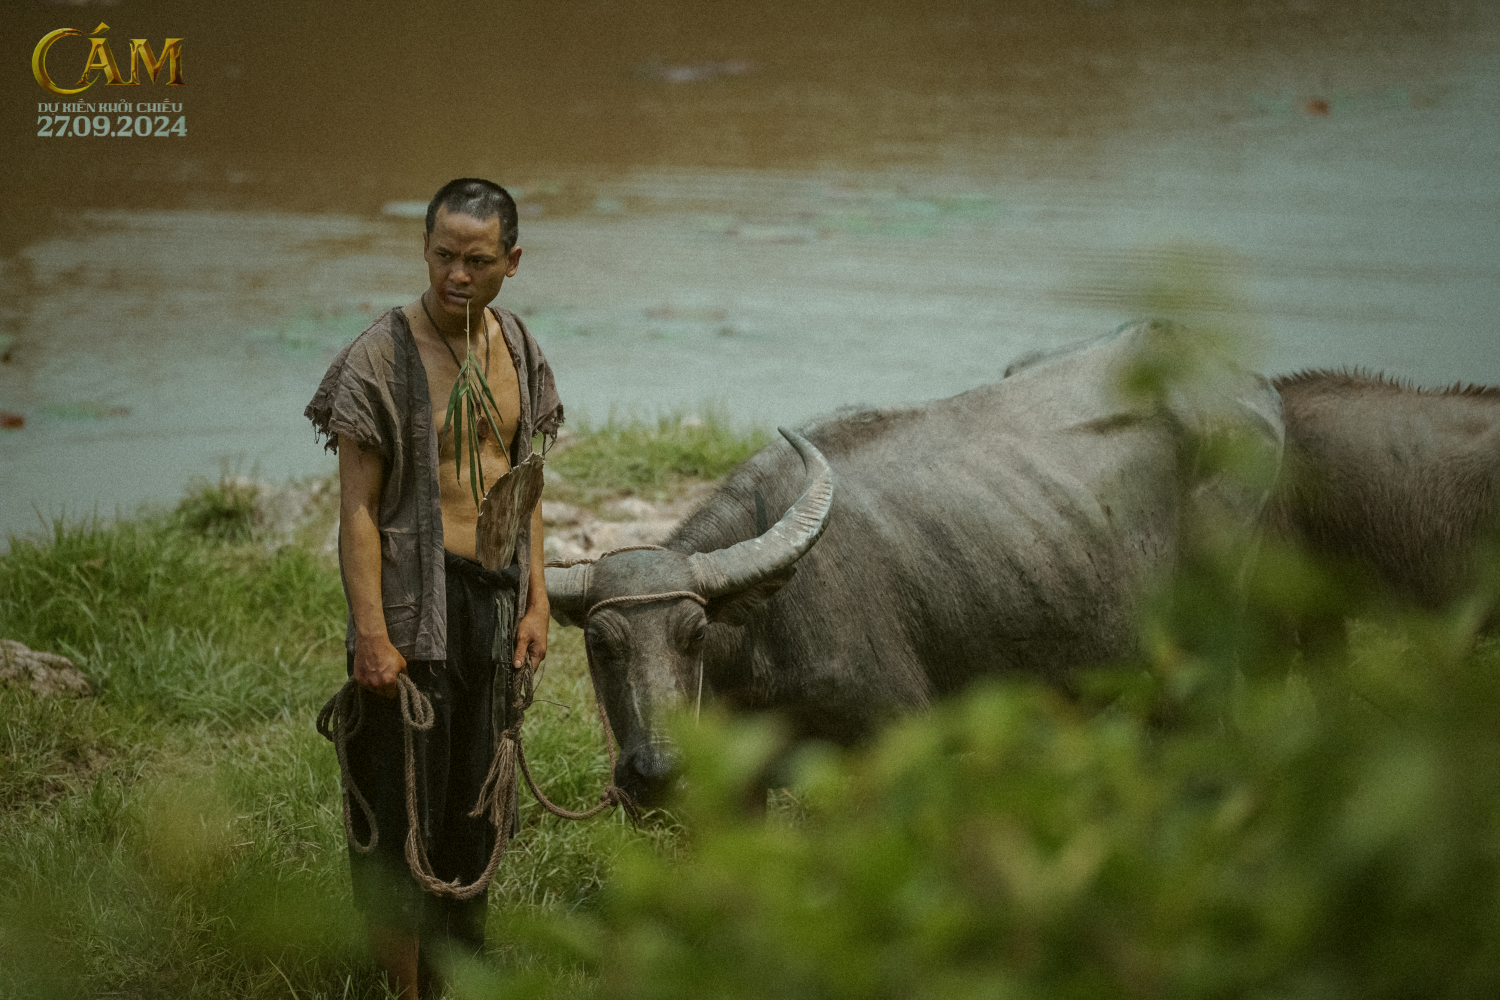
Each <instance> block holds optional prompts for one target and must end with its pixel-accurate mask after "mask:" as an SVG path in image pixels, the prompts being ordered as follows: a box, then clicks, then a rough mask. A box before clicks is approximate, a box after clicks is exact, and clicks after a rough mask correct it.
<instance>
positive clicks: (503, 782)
mask: <svg viewBox="0 0 1500 1000" xmlns="http://www.w3.org/2000/svg"><path fill="white" fill-rule="evenodd" d="M647 549H656V550H663V547H662V546H660V545H625V546H621V547H620V548H616V549H610V550H609V551H607V552H604V553H601V554H600V555H599V556H597V557H596V558H595V559H579V560H574V561H572V562H569V563H564V564H553V563H548V565H549V566H552V565H562V566H576V565H578V564H579V563H584V562H597V561H598V560H599V559H603V558H605V557H606V556H612V555H615V554H616V553H619V552H632V551H637V550H647ZM677 598H687V599H689V600H693V601H696V602H697V603H698V604H700V605H706V604H707V603H708V602H707V601H706V600H705V599H704V598H703V597H701V596H700V595H698V594H695V593H693V592H692V591H687V590H676V591H670V592H668V593H663V594H632V595H628V596H624V597H607V598H605V599H604V600H602V601H600V602H599V603H597V604H595V605H593V606H592V607H590V608H589V609H588V612H587V615H586V617H587V616H592V615H593V613H594V612H595V611H598V610H599V609H600V608H603V607H608V606H611V605H619V604H642V603H645V602H647V601H662V600H672V599H677ZM587 660H588V666H589V683H590V684H591V685H592V686H593V689H594V707H595V709H596V711H597V713H598V716H599V725H600V727H601V728H603V730H604V740H605V747H606V749H607V750H608V751H609V782H608V783H607V784H606V785H605V786H604V790H603V791H602V792H601V793H600V795H599V803H598V804H597V805H595V806H593V807H591V808H589V809H582V810H578V811H574V810H571V809H565V808H563V807H562V806H559V805H557V804H555V803H554V802H553V801H552V800H551V799H549V798H547V796H546V795H545V794H544V793H543V792H542V790H541V789H540V788H538V787H537V783H536V779H535V778H533V777H532V774H531V765H530V764H529V763H528V762H527V760H526V748H525V746H524V744H523V742H522V740H521V727H522V726H523V725H524V724H525V722H526V711H527V709H529V708H530V707H531V705H532V702H533V701H534V699H535V696H536V687H535V672H534V670H533V668H532V664H531V661H530V660H529V659H528V660H527V661H526V663H525V664H523V665H522V666H521V667H520V669H518V670H517V671H516V675H515V681H516V683H515V684H513V688H514V691H515V697H514V698H513V700H512V702H511V706H510V707H511V713H510V714H509V715H508V716H507V718H508V719H510V724H509V725H508V726H507V727H506V728H505V730H504V731H503V732H501V733H500V735H499V737H498V738H497V739H496V741H495V755H494V757H493V758H492V759H491V761H490V769H489V772H488V774H486V775H485V779H484V784H483V785H482V786H481V787H480V790H479V800H478V801H477V802H476V803H475V804H474V808H473V809H472V810H470V811H469V816H470V817H472V818H475V819H478V818H481V817H483V818H487V819H488V820H489V822H490V825H491V826H493V827H494V828H495V847H494V850H493V851H492V852H491V854H490V860H489V863H488V864H486V865H485V869H484V872H483V873H482V874H481V875H480V876H479V878H477V879H476V880H475V881H473V882H471V883H470V884H468V885H463V884H461V883H460V881H459V880H458V879H454V880H453V881H451V882H445V881H443V880H442V879H440V878H438V877H437V875H436V874H435V873H434V872H433V870H432V864H431V862H430V861H429V860H428V857H427V845H426V843H425V842H424V841H423V838H422V825H421V822H420V818H419V816H418V808H417V767H416V747H415V742H414V740H415V734H416V733H418V732H427V731H428V730H430V729H431V728H432V727H433V723H434V719H435V716H434V713H433V710H432V702H431V701H430V700H429V699H428V697H427V696H426V695H425V694H423V693H422V692H421V691H420V690H419V689H418V688H417V685H416V682H415V681H413V680H412V679H411V676H410V675H409V674H407V672H406V671H404V670H403V671H402V672H401V673H399V674H397V675H396V693H397V698H398V699H399V700H400V704H401V735H402V743H403V750H404V754H405V765H406V766H405V775H404V778H405V785H406V843H405V855H406V863H407V866H408V867H410V868H411V873H412V878H414V879H415V880H416V882H417V884H418V885H420V886H421V887H422V888H424V889H426V890H427V891H428V892H431V893H433V894H435V895H439V896H447V897H449V898H451V899H472V898H474V897H475V896H478V895H479V894H480V893H482V892H484V891H485V890H486V889H487V888H489V884H490V882H491V881H492V880H493V879H494V877H495V872H496V871H497V870H498V869H499V867H500V860H501V858H503V857H504V856H505V851H506V848H507V847H509V846H510V837H511V825H510V822H509V818H510V816H511V814H512V812H513V811H514V809H515V804H516V792H517V782H516V771H517V769H518V768H519V770H520V772H521V774H522V775H524V776H525V778H526V787H527V788H529V789H531V794H532V795H533V796H535V798H536V800H537V802H539V803H540V804H541V806H542V808H544V809H546V810H547V811H548V812H550V813H551V814H552V815H554V816H557V817H558V818H560V819H567V820H586V819H592V818H593V817H595V816H597V815H599V814H600V813H602V812H604V811H605V810H607V809H612V808H614V807H615V806H620V807H621V808H622V809H624V810H625V812H626V813H627V814H628V815H629V816H630V818H631V819H632V820H633V821H635V820H639V819H640V818H641V810H640V807H639V806H638V805H637V804H636V802H635V800H634V799H632V798H631V797H630V795H629V794H628V793H627V792H626V791H625V790H624V789H623V788H621V787H620V786H619V785H617V784H615V781H614V774H615V764H616V763H617V753H616V746H615V736H614V731H613V729H611V727H610V725H609V717H608V716H607V715H606V714H605V712H604V699H603V698H602V697H600V695H599V678H598V676H597V672H596V670H595V666H594V657H593V654H592V653H591V652H588V653H587ZM702 706H703V664H702V662H701V661H700V662H699V664H698V707H699V710H700V711H701V709H702ZM364 722H365V718H364V700H363V698H362V697H361V695H360V685H359V684H358V682H356V681H355V680H354V678H352V677H351V678H349V680H347V681H345V682H344V686H343V687H341V688H339V690H338V692H337V693H335V694H334V696H333V697H332V698H329V699H328V702H327V703H326V704H325V705H324V706H323V708H322V710H321V711H319V712H318V720H317V727H318V732H319V733H321V734H322V735H323V737H324V738H325V739H327V740H329V741H331V742H332V743H333V746H334V751H335V753H336V754H337V755H338V761H339V778H340V782H341V784H342V787H343V796H342V798H343V807H344V808H343V812H344V836H345V838H346V839H347V840H348V842H349V845H350V846H351V847H353V848H354V850H356V851H358V852H360V853H361V854H368V853H369V852H371V851H373V850H374V849H375V846H376V845H377V844H379V843H380V829H379V826H378V825H377V824H376V822H375V811H374V810H373V809H372V808H370V803H369V801H368V800H367V799H366V798H365V797H364V795H363V793H361V792H360V790H359V787H358V786H357V785H356V784H355V782H354V775H353V772H352V771H351V770H350V768H349V741H350V740H351V739H353V738H354V737H355V736H356V735H358V733H359V731H360V729H361V728H363V726H364ZM356 805H357V806H358V807H359V809H360V811H361V812H362V813H364V817H365V824H366V825H367V826H368V827H369V828H370V839H369V841H368V842H366V843H363V844H362V843H360V842H359V838H358V837H356V836H355V833H354V806H356Z"/></svg>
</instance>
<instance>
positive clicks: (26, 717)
mask: <svg viewBox="0 0 1500 1000" xmlns="http://www.w3.org/2000/svg"><path fill="white" fill-rule="evenodd" d="M213 493H214V490H213V488H212V486H211V484H209V485H208V486H205V485H204V484H195V485H194V486H193V488H192V489H191V490H190V492H189V495H188V496H187V497H186V498H185V499H184V501H183V503H182V505H181V506H180V507H179V508H178V509H177V510H174V511H172V512H169V513H155V514H146V515H144V516H142V517H140V518H137V519H135V520H125V521H118V522H115V523H112V524H105V523H102V522H98V521H91V522H84V523H73V524H65V523H58V524H55V525H54V526H53V527H52V530H51V533H50V535H49V536H48V537H45V538H41V539H21V538H13V539H12V540H11V548H10V552H9V553H8V554H6V555H5V556H3V557H0V636H4V637H6V638H11V639H18V640H20V641H22V642H24V643H26V644H27V645H29V646H31V647H33V648H36V649H44V650H50V651H55V652H60V653H63V654H65V655H68V656H70V657H71V658H73V659H74V661H75V662H76V663H77V664H78V665H79V666H80V667H81V668H82V669H83V671H84V672H85V674H87V675H88V677H89V678H90V680H91V681H92V682H93V683H94V685H95V687H96V689H97V691H98V696H97V697H95V698H88V699H81V700H66V701H57V700H51V699H45V698H41V697H38V696H35V695H33V694H31V693H30V692H29V691H25V690H21V689H16V688H3V689H0V754H3V757H0V859H4V864H0V996H5V997H11V996H15V997H33V996H36V997H50V996H57V997H70V998H72V997H87V996H111V997H185V996H191V997H221V996H222V997H272V996H275V997H285V996H288V995H290V994H291V993H292V991H295V995H296V996H298V997H302V998H312V997H380V996H383V995H384V990H383V987H382V985H381V984H380V983H379V982H377V981H376V980H375V979H374V978H373V976H372V974H371V973H370V972H369V970H368V967H367V962H366V961H365V958H364V955H363V951H362V943H361V942H362V928H361V926H360V924H359V922H358V920H357V917H356V914H355V913H354V911H353V909H352V905H351V902H350V898H349V889H348V874H347V862H346V860H345V848H344V844H343V827H342V821H341V819H340V803H339V789H338V771H337V765H336V762H335V760H334V755H333V751H332V748H331V747H330V746H329V744H327V743H326V742H324V741H323V740H322V739H321V738H319V737H318V736H317V734H316V733H315V732H314V730H313V727H312V720H313V715H314V714H315V712H316V710H317V708H318V707H319V706H320V705H321V703H322V701H323V700H324V699H326V698H327V697H328V696H329V695H330V694H331V693H332V692H333V691H334V690H335V689H336V688H337V687H338V685H340V684H341V683H342V682H343V680H344V651H343V635H344V614H345V608H344V600H343V595H342V590H341V587H340V583H339V578H338V570H337V567H336V566H335V565H333V564H332V563H331V562H330V561H329V560H328V559H327V558H326V557H324V556H321V555H319V554H316V553H314V552H312V551H310V550H308V549H306V548H304V547H302V546H300V545H287V546H283V547H281V548H278V549H275V550H268V549H267V548H266V547H265V546H264V545H263V544H261V543H260V542H259V541H257V540H254V539H253V538H252V537H251V534H252V533H248V532H243V531H241V530H240V527H239V526H240V525H243V524H247V523H248V518H249V516H250V514H249V509H248V507H244V508H243V509H242V507H243V505H240V506H236V505H235V504H233V503H226V502H222V501H223V499H224V498H223V497H220V496H218V495H217V494H215V495H210V494H213ZM230 499H233V498H230ZM205 512H207V514H205ZM208 515H211V516H208ZM542 696H543V697H545V698H547V699H549V701H550V702H556V703H558V704H549V703H540V704H538V705H537V706H536V708H535V709H534V710H533V712H532V716H531V720H530V721H529V723H528V726H527V734H526V735H527V749H528V754H529V757H530V759H531V760H532V762H533V767H534V769H535V772H536V773H537V775H538V776H539V778H540V779H541V780H542V781H543V782H544V783H545V785H546V787H547V789H548V791H549V794H551V795H552V796H553V797H554V799H556V800H558V801H561V802H564V803H570V804H573V805H575V806H576V805H580V804H585V803H591V802H592V801H595V800H596V798H597V795H598V793H599V790H600V788H601V787H602V786H603V783H604V779H605V770H606V767H607V762H606V757H605V750H604V745H603V742H602V739H603V738H602V735H601V733H600V732H599V729H598V723H597V721H596V720H595V715H594V709H593V703H592V693H591V690H590V687H589V684H588V680H587V670H586V667H585V665H584V660H583V654H582V648H581V642H580V638H579V637H578V635H577V634H576V633H574V634H569V633H566V632H558V633H557V634H555V635H554V636H553V642H552V650H551V655H550V656H549V657H548V661H547V674H546V681H545V688H544V690H543V691H542ZM521 819H522V831H521V834H520V836H519V837H518V839H517V840H516V841H515V842H514V845H513V847H512V848H511V853H510V855H509V856H508V858H507V860H506V863H505V865H504V867H503V868H502V870H501V873H500V875H499V876H498V878H497V880H496V889H495V890H494V891H493V892H492V895H491V898H492V906H493V907H494V909H495V911H496V912H497V913H498V912H502V911H504V910H508V909H512V908H517V907H519V908H523V909H528V910H534V911H538V912H541V911H545V910H548V909H554V908H566V907H571V906H577V905H579V903H580V902H582V901H584V900H587V899H589V898H591V897H592V895H594V894H595V893H596V892H597V891H598V889H599V887H600V886H601V884H602V883H603V881H604V880H605V878H606V875H607V873H608V871H609V869H610V865H611V859H612V858H613V857H614V856H615V854H616V853H618V851H619V849H620V846H621V845H622V844H624V843H628V842H635V841H642V842H650V843H657V844H661V845H670V844H671V843H672V842H673V840H674V838H675V836H676V833H675V830H674V829H673V828H672V827H671V826H670V824H662V823H657V824H655V825H652V826H648V827H647V828H645V829H643V830H640V831H637V830H634V829H632V828H629V827H627V826H625V825H623V824H622V822H621V820H620V819H619V818H618V817H615V818H613V819H606V820H601V821H598V822H595V823H591V824H569V825H565V824H563V823H561V822H560V821H558V820H556V819H554V818H552V817H550V816H547V815H546V814H544V813H543V812H542V811H541V810H540V808H539V807H537V806H536V804H535V803H533V802H531V801H530V800H529V798H523V804H522V809H521ZM493 947H494V948H495V949H496V951H497V952H498V954H499V955H500V956H502V958H503V957H505V956H507V955H508V954H509V952H508V951H507V945H506V943H505V942H504V941H503V940H498V939H497V940H495V941H494V942H493ZM511 958H512V959H513V960H514V961H517V962H521V963H522V964H524V963H525V961H527V959H526V958H525V957H524V956H519V955H515V956H511Z"/></svg>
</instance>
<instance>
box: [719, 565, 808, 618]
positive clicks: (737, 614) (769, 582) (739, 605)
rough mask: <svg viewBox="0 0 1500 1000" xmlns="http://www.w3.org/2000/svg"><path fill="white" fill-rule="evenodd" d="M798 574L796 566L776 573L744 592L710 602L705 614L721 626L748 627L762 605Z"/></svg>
mask: <svg viewBox="0 0 1500 1000" xmlns="http://www.w3.org/2000/svg"><path fill="white" fill-rule="evenodd" d="M796 573H797V567H796V566H795V565H793V566H788V567H787V568H786V569H784V570H782V571H781V572H780V573H774V574H772V575H771V576H768V577H766V578H765V579H763V580H761V581H760V582H758V583H752V584H751V585H750V586H748V587H746V588H744V589H743V590H738V591H735V592H734V593H733V594H725V595H724V596H723V597H716V598H714V599H713V600H711V601H709V602H708V605H707V607H705V608H704V609H703V610H704V613H705V614H707V615H708V620H709V621H710V622H713V623H714V624H719V625H746V624H748V623H749V622H750V619H751V618H753V617H755V612H756V611H757V610H758V609H759V608H760V606H761V605H762V604H765V603H766V602H767V601H769V600H770V599H771V598H772V597H774V596H775V594H776V592H777V591H778V590H780V589H781V588H782V587H785V586H786V584H787V581H788V580H790V579H791V578H792V577H793V576H795V575H796Z"/></svg>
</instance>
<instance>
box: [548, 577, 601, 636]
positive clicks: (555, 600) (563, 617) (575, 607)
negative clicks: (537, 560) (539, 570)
mask: <svg viewBox="0 0 1500 1000" xmlns="http://www.w3.org/2000/svg"><path fill="white" fill-rule="evenodd" d="M592 570H593V567H592V566H590V565H589V564H588V563H583V564H582V565H579V566H567V567H557V566H549V567H547V603H548V604H550V605H552V617H553V618H556V619H557V621H558V623H559V624H562V625H577V626H579V627H582V626H583V624H584V621H583V619H584V616H585V615H586V614H587V613H588V604H587V601H588V591H589V574H590V573H591V572H592Z"/></svg>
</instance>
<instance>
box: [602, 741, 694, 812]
mask: <svg viewBox="0 0 1500 1000" xmlns="http://www.w3.org/2000/svg"><path fill="white" fill-rule="evenodd" d="M679 763H680V758H679V755H678V753H677V750H676V748H675V747H673V746H672V744H671V743H669V742H667V741H665V740H655V741H652V742H650V743H644V744H642V745H640V746H638V747H636V748H634V749H633V750H631V751H629V752H628V753H626V754H625V755H624V756H623V757H621V758H620V760H619V762H618V763H616V764H615V784H616V785H618V786H619V787H620V790H621V791H623V792H624V793H625V794H626V795H629V796H630V797H631V798H632V799H634V800H635V801H636V803H637V804H639V805H641V806H643V807H645V808H648V809H649V808H652V807H654V806H659V805H661V804H662V803H663V802H665V801H666V798H667V794H668V792H669V791H670V790H671V788H672V782H673V779H675V778H676V777H677V770H678V765H679Z"/></svg>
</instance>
